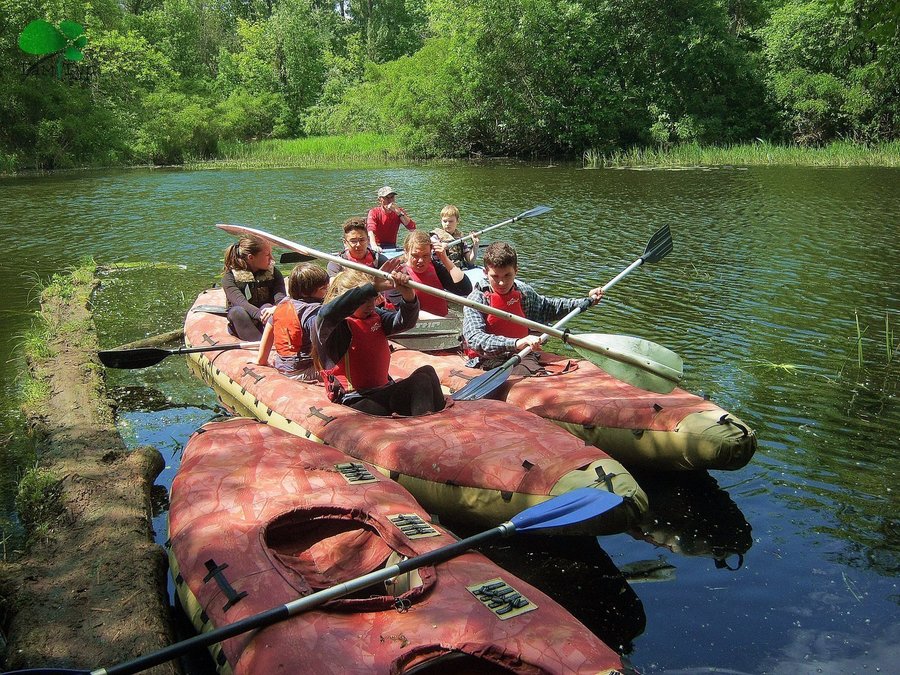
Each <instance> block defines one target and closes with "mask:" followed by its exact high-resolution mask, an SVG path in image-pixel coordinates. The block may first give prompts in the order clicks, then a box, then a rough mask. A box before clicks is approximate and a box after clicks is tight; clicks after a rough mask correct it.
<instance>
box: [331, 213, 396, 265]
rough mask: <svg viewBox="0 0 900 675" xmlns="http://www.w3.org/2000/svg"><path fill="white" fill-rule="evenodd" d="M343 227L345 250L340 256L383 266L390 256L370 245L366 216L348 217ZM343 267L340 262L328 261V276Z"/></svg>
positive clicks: (364, 263) (360, 262)
mask: <svg viewBox="0 0 900 675" xmlns="http://www.w3.org/2000/svg"><path fill="white" fill-rule="evenodd" d="M343 227H344V250H343V251H342V252H341V253H339V254H338V256H340V257H341V258H343V259H344V260H352V261H353V262H356V263H359V264H361V265H366V266H367V267H374V268H375V269H381V266H382V265H384V263H386V262H387V260H388V258H387V256H386V255H384V254H383V253H381V252H379V251H374V250H372V248H371V247H370V246H369V237H368V234H367V232H366V220H365V218H359V217H353V218H348V219H347V220H345V221H344V226H343ZM342 269H344V268H343V267H341V266H340V265H339V264H337V263H335V262H330V263H328V276H330V277H333V276H334V275H335V274H337V273H338V272H340V271H341V270H342Z"/></svg>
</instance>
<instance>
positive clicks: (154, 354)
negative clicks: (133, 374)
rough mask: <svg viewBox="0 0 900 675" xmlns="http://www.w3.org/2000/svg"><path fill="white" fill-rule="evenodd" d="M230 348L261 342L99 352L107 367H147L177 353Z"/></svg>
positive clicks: (101, 361)
mask: <svg viewBox="0 0 900 675" xmlns="http://www.w3.org/2000/svg"><path fill="white" fill-rule="evenodd" d="M229 349H259V342H237V343H231V344H224V345H214V346H211V347H178V349H162V348H157V347H143V348H140V349H108V350H106V351H103V352H98V354H97V356H99V357H100V363H102V364H103V365H104V366H106V367H107V368H147V367H148V366H155V365H156V364H157V363H159V362H160V361H162V360H163V359H164V358H166V357H168V356H174V355H176V354H199V353H200V352H224V351H227V350H229Z"/></svg>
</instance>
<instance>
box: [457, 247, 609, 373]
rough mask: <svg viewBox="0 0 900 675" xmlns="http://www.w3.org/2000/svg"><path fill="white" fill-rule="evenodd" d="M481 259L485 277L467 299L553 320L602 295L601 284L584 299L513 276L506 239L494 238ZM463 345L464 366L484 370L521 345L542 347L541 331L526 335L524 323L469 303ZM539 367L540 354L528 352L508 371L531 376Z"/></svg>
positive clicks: (514, 262) (514, 259) (512, 254)
mask: <svg viewBox="0 0 900 675" xmlns="http://www.w3.org/2000/svg"><path fill="white" fill-rule="evenodd" d="M483 262H484V275H485V278H484V279H482V280H481V281H479V282H478V283H476V284H475V289H474V290H473V291H472V292H471V293H470V294H469V299H470V300H474V301H476V302H479V303H481V304H483V305H490V306H491V307H495V308H497V309H501V310H503V311H506V312H509V313H510V314H515V315H517V316H522V317H525V318H526V319H531V320H532V321H538V322H540V323H548V324H549V323H554V322H555V321H557V320H558V319H560V318H561V317H563V316H565V315H566V314H568V313H569V312H571V311H572V310H573V309H575V308H576V307H579V306H581V305H583V304H584V303H590V304H591V305H593V304H596V303H598V302H600V299H601V298H602V297H603V288H602V287H599V286H598V287H597V288H594V289H591V291H590V292H589V293H588V297H587V298H552V297H548V296H544V295H540V294H539V293H538V292H537V291H535V290H534V289H533V288H532V287H531V286H529V285H528V284H526V283H523V282H521V281H517V280H516V274H518V272H519V260H518V256H517V255H516V250H515V249H514V248H513V247H512V246H510V245H509V244H507V243H506V242H501V241H497V242H494V243H493V244H491V245H490V246H488V247H487V249H485V252H484V256H483ZM463 344H464V347H465V352H466V355H467V356H468V357H469V361H468V362H467V363H466V365H467V366H470V367H473V368H483V369H484V370H490V369H491V368H496V367H497V366H500V365H502V364H503V363H504V362H505V361H506V360H507V359H508V358H509V357H510V356H512V355H514V354H515V353H516V352H519V351H521V350H522V349H524V348H525V347H531V348H532V349H533V350H535V351H537V350H540V348H541V341H540V336H538V335H530V334H529V333H528V329H527V328H525V327H524V326H521V325H520V324H517V323H513V322H512V321H510V320H508V319H503V318H500V317H496V316H494V315H492V314H490V315H489V314H483V313H482V312H479V311H478V310H476V309H472V308H470V307H466V308H465V310H464V311H463ZM540 368H541V365H540V360H539V357H538V356H537V355H536V354H535V352H531V353H530V354H528V356H526V357H525V358H524V359H522V362H521V363H520V364H519V365H517V366H516V367H515V369H514V370H513V371H512V374H514V375H534V374H535V373H536V372H538V370H540Z"/></svg>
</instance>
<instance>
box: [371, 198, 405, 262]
mask: <svg viewBox="0 0 900 675" xmlns="http://www.w3.org/2000/svg"><path fill="white" fill-rule="evenodd" d="M396 200H397V191H396V190H394V188H392V187H388V186H387V185H385V186H384V187H383V188H381V189H380V190H378V206H376V207H375V208H372V209H369V215H368V216H367V217H366V229H367V230H368V231H369V246H370V247H371V249H372V250H373V251H378V252H379V253H380V252H381V251H382V249H385V248H395V247H396V246H397V232H398V231H399V229H400V226H401V225H403V227H405V228H406V229H407V230H414V229H416V221H414V220H413V219H412V218H410V217H409V216H408V215H406V211H404V210H403V209H401V208H400V207H399V206H397V201H396Z"/></svg>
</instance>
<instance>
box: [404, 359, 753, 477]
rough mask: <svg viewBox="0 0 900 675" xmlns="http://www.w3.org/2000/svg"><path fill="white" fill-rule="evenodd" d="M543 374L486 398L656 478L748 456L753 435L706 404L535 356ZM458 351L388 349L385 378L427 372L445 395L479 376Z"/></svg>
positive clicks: (735, 464) (589, 366) (576, 363)
mask: <svg viewBox="0 0 900 675" xmlns="http://www.w3.org/2000/svg"><path fill="white" fill-rule="evenodd" d="M540 356H541V363H542V364H543V365H545V367H546V370H547V374H545V375H536V376H533V377H510V378H509V379H508V380H507V381H506V383H504V385H503V386H502V387H500V388H499V389H498V390H497V391H496V392H494V393H493V394H492V397H493V398H497V399H499V400H502V401H506V402H507V403H510V404H512V405H514V406H516V407H518V408H521V409H522V410H527V411H528V412H531V413H534V414H535V415H538V416H540V417H543V418H544V419H547V420H550V421H552V422H554V423H556V424H558V425H559V426H560V427H562V428H563V429H565V430H566V431H568V432H570V433H572V434H574V435H575V436H577V437H578V438H581V439H582V440H584V441H585V442H586V443H589V444H591V445H595V446H597V447H599V448H603V449H604V450H605V451H606V452H608V453H609V454H610V455H611V456H612V457H614V458H615V459H617V460H619V461H620V462H622V464H623V465H625V466H626V467H632V468H643V469H652V470H657V471H673V470H685V471H687V470H691V471H693V470H698V469H706V470H709V469H729V470H730V469H740V468H741V467H743V466H744V465H746V464H747V462H749V461H750V458H751V457H752V456H753V453H754V452H756V446H757V437H756V433H755V432H754V431H753V430H752V429H750V427H749V425H747V424H746V423H745V422H743V421H742V420H741V419H739V418H738V417H736V416H735V415H732V414H731V413H729V412H728V411H726V410H724V409H723V408H721V407H719V406H718V405H716V404H715V403H713V402H712V401H710V400H708V399H706V398H703V397H701V396H697V395H696V394H692V393H690V392H687V391H685V390H684V389H679V388H675V389H674V390H673V391H672V392H671V393H668V394H656V393H653V392H650V391H645V390H643V389H638V388H637V387H633V386H631V385H629V384H626V383H625V382H622V381H621V380H617V379H616V378H614V377H613V376H612V375H610V374H608V373H606V372H605V371H603V370H601V369H600V368H598V367H597V366H595V365H594V364H593V363H591V362H590V361H585V360H581V359H579V360H569V359H566V358H564V357H562V356H557V355H556V354H550V353H548V352H542V353H541V355H540ZM466 360H467V359H466V357H465V356H463V355H462V354H460V353H458V352H451V353H447V352H443V353H438V354H430V353H429V354H426V353H422V352H419V351H415V350H412V349H408V348H405V347H403V346H401V345H395V351H394V353H393V356H392V357H391V373H392V375H393V376H394V377H404V376H405V375H407V374H409V373H411V372H412V371H413V370H415V369H416V368H418V367H419V366H423V365H425V364H430V365H432V366H434V369H435V370H436V371H437V373H438V376H439V377H440V379H441V384H442V385H443V386H444V387H446V388H447V389H448V390H449V391H450V392H451V393H452V392H455V391H458V390H460V389H462V388H463V387H464V386H465V385H466V384H467V383H468V382H469V381H470V380H471V379H472V378H475V377H477V376H479V375H483V374H484V372H485V371H483V370H479V369H477V368H467V367H466V366H465V363H466Z"/></svg>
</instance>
